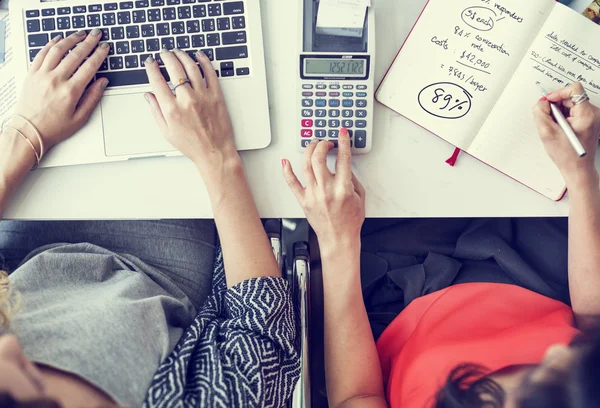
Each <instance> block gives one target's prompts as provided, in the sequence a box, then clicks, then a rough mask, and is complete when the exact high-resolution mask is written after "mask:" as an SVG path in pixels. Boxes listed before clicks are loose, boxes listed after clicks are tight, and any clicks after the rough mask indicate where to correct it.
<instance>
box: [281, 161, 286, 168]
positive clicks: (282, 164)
mask: <svg viewBox="0 0 600 408" xmlns="http://www.w3.org/2000/svg"><path fill="white" fill-rule="evenodd" d="M285 166H287V160H286V159H283V160H281V167H283V168H285Z"/></svg>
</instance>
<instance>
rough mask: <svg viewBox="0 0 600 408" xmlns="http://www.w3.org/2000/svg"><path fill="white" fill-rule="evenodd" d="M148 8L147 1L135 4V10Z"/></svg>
mask: <svg viewBox="0 0 600 408" xmlns="http://www.w3.org/2000/svg"><path fill="white" fill-rule="evenodd" d="M146 7H150V2H149V1H148V0H138V1H136V2H135V8H146Z"/></svg>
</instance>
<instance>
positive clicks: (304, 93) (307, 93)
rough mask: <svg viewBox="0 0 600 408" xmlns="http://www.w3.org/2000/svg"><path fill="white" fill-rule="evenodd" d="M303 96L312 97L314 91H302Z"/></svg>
mask: <svg viewBox="0 0 600 408" xmlns="http://www.w3.org/2000/svg"><path fill="white" fill-rule="evenodd" d="M302 96H304V97H307V98H308V97H311V96H313V93H312V92H302Z"/></svg>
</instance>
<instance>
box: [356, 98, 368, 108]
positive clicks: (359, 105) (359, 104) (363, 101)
mask: <svg viewBox="0 0 600 408" xmlns="http://www.w3.org/2000/svg"><path fill="white" fill-rule="evenodd" d="M356 107H357V108H366V107H367V100H366V99H359V100H357V101H356Z"/></svg>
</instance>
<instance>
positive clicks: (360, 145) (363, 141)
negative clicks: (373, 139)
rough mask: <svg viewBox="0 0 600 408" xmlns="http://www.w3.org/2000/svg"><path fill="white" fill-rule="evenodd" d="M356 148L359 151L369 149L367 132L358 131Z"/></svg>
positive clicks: (355, 139) (355, 142) (355, 137)
mask: <svg viewBox="0 0 600 408" xmlns="http://www.w3.org/2000/svg"><path fill="white" fill-rule="evenodd" d="M354 147H356V148H357V149H364V148H365V147H367V132H366V131H365V130H357V131H356V133H355V134H354Z"/></svg>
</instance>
